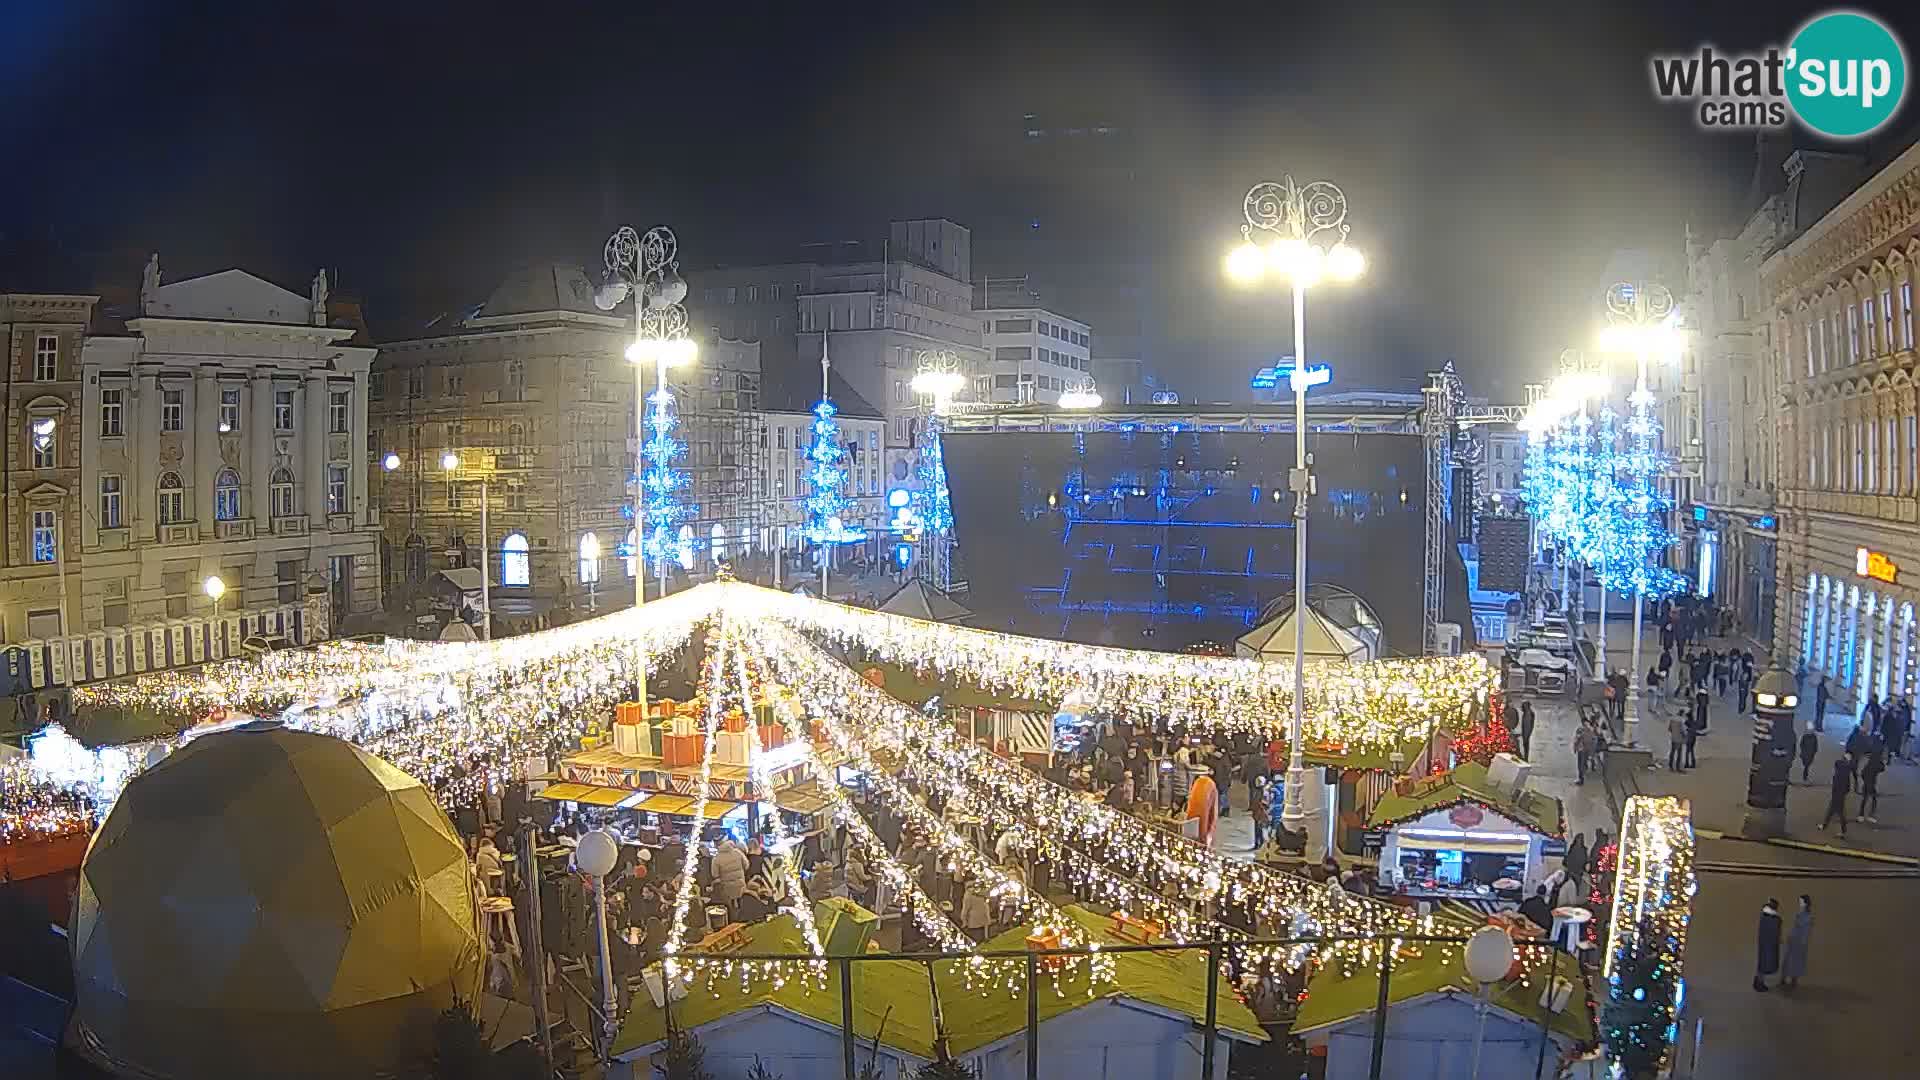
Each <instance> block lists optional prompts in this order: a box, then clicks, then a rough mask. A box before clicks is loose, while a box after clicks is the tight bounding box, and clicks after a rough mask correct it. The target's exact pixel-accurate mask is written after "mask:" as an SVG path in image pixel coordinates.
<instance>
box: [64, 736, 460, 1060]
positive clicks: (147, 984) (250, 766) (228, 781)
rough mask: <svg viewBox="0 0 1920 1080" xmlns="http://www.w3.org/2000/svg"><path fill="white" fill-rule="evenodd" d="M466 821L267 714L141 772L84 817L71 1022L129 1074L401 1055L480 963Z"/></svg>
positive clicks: (424, 1047) (384, 767)
mask: <svg viewBox="0 0 1920 1080" xmlns="http://www.w3.org/2000/svg"><path fill="white" fill-rule="evenodd" d="M475 896H476V894H475V890H474V886H473V881H472V873H471V870H470V869H469V867H468V863H467V860H466V853H465V851H464V849H463V847H462V845H461V842H460V838H459V836H458V834H457V833H455V832H454V830H453V827H452V825H451V824H450V823H449V822H448V820H447V816H446V814H445V813H443V812H442V811H441V810H440V808H439V807H438V806H437V805H435V803H434V801H433V798H432V796H431V795H430V794H429V793H428V791H427V789H426V788H425V787H423V786H422V785H421V784H420V782H419V781H418V780H415V779H414V778H413V777H411V776H408V775H407V774H406V773H404V772H401V771H400V770H399V769H396V768H394V767H393V766H392V765H390V764H388V763H387V762H385V761H383V760H381V759H380V758H377V757H375V756H373V755H372V754H369V753H367V752H365V751H363V750H361V749H359V748H358V747H355V746H353V745H352V744H350V743H346V742H342V741H341V740H339V739H335V738H331V737H328V736H324V735H315V734H312V733H309V732H302V731H294V730H290V729H287V728H284V727H282V726H280V725H279V724H277V723H273V722H270V721H261V722H255V723H250V724H246V725H244V726H242V727H240V728H237V729H235V730H232V731H227V732H222V733H218V734H213V735H207V736H203V737H201V738H198V739H195V740H193V741H192V742H190V743H188V744H187V745H186V746H184V747H182V748H181V749H180V750H178V751H177V752H175V753H173V754H172V755H170V756H169V757H167V758H166V759H165V760H163V761H161V762H160V763H159V764H158V765H156V766H155V767H153V768H152V769H149V770H147V771H146V772H145V773H142V774H141V775H139V776H137V777H135V778H134V779H133V780H132V781H131V782H130V783H129V784H128V785H127V787H126V790H125V791H124V792H122V794H121V796H120V799H119V801H118V802H117V803H116V804H115V805H114V807H113V810H112V812H111V813H110V814H109V815H108V816H107V820H106V822H105V823H104V824H103V825H102V826H101V827H100V831H99V832H98V833H97V834H96V835H95V836H94V838H93V843H92V845H91V846H90V847H89V848H88V851H87V857H86V861H85V863H84V864H83V865H82V868H81V875H80V888H79V895H78V898H77V901H76V905H77V910H76V913H75V916H76V917H75V920H74V928H73V952H74V991H75V997H76V1008H75V1012H74V1020H73V1026H72V1028H71V1030H70V1039H71V1041H73V1042H74V1044H75V1045H76V1047H77V1048H78V1049H79V1050H80V1051H81V1052H82V1053H83V1054H85V1055H87V1056H88V1057H90V1058H92V1059H94V1060H95V1061H96V1062H97V1063H99V1064H102V1065H104V1066H106V1067H108V1068H109V1069H111V1070H112V1071H114V1072H116V1073H119V1074H121V1075H130V1076H146V1077H179V1078H183V1080H184V1078H187V1077H206V1076H342V1077H346V1076H352V1077H368V1076H378V1075H386V1074H394V1073H397V1072H400V1071H402V1070H407V1069H411V1068H413V1067H415V1066H416V1065H417V1064H418V1062H419V1061H420V1060H422V1059H423V1058H424V1056H425V1054H426V1053H427V1051H428V1048H429V1044H430V1041H431V1027H432V1020H433V1017H434V1015H435V1014H436V1013H437V1012H438V1011H439V1010H441V1009H444V1008H446V1007H447V1006H448V1005H450V1004H451V1003H452V1002H453V1000H454V999H455V997H456V996H457V997H460V998H463V999H466V1000H469V1001H471V1000H474V999H475V997H476V995H477V994H478V992H479V990H480V984H481V974H482V964H481V952H480V942H479V937H478V931H477V925H478V915H477V907H476V900H475Z"/></svg>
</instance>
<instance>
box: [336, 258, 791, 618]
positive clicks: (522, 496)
mask: <svg viewBox="0 0 1920 1080" xmlns="http://www.w3.org/2000/svg"><path fill="white" fill-rule="evenodd" d="M593 289H594V282H593V281H592V280H591V279H590V278H589V277H588V275H587V273H586V271H585V270H584V269H583V268H582V267H580V266H577V265H569V264H564V263H543V264H539V265H535V266H529V267H525V268H523V269H521V270H518V271H516V272H515V273H513V274H512V275H510V276H509V277H508V278H507V279H506V280H505V281H503V282H502V283H501V284H500V286H499V287H498V288H496V289H495V290H494V291H493V293H492V294H491V295H490V296H488V298H487V299H486V301H485V302H484V303H482V304H480V305H478V306H477V307H475V308H472V309H470V310H468V311H465V312H462V313H457V314H455V315H451V316H443V317H442V318H441V319H439V320H436V321H435V322H434V323H432V324H431V325H429V326H428V327H427V328H426V330H425V332H424V333H422V334H420V335H419V336H416V337H411V338H409V339H407V340H402V341H393V342H388V343H386V344H385V345H383V346H382V349H381V357H380V362H379V364H378V365H377V370H376V371H375V372H374V379H373V397H374V441H373V453H374V456H375V458H376V460H381V459H385V456H386V455H387V454H392V455H393V458H394V460H393V464H395V465H396V467H395V468H394V469H392V470H391V471H385V470H383V475H382V477H381V483H380V493H379V501H380V505H381V508H382V512H383V521H384V523H385V536H384V540H385V545H384V549H385V552H386V561H385V577H386V580H387V581H388V583H389V586H390V588H392V589H393V590H394V592H395V595H396V596H397V597H400V598H403V599H404V598H409V597H412V596H414V595H417V594H419V593H420V592H421V591H422V590H424V589H425V587H426V585H427V581H428V578H429V576H430V575H431V574H432V573H433V572H434V571H437V570H440V569H445V568H448V567H453V566H479V565H482V563H483V561H484V565H485V567H486V572H487V574H488V579H489V582H490V584H491V587H492V596H491V603H492V606H493V614H494V620H495V624H496V626H495V629H496V632H498V631H500V630H502V629H510V628H511V623H512V622H513V621H515V620H529V619H532V618H534V617H537V616H541V615H544V614H546V613H547V612H548V611H549V610H551V609H552V608H554V607H555V606H562V607H571V608H576V609H581V610H586V609H603V608H606V607H608V606H622V605H625V604H629V603H631V602H632V598H633V560H632V559H631V557H630V556H629V553H630V552H631V551H632V544H633V542H634V528H633V520H632V503H633V488H632V477H633V473H634V450H635V417H634V400H635V392H636V379H635V369H634V367H633V365H631V364H629V363H628V362H627V361H626V359H625V350H626V347H627V345H628V344H629V343H630V342H631V341H632V339H633V322H632V317H631V315H627V314H625V313H623V312H621V311H619V310H616V311H614V312H603V311H601V310H599V309H598V308H597V307H595V306H594V303H593ZM696 326H697V324H696ZM696 338H697V339H698V340H699V343H700V352H699V357H698V360H697V361H696V362H695V364H694V365H693V366H692V367H691V368H686V369H681V370H676V371H672V372H669V377H668V387H669V389H670V390H671V391H672V393H673V395H674V402H675V408H676V411H677V413H678V416H679V428H678V435H679V437H680V438H681V439H683V440H684V441H685V442H686V446H687V454H686V457H685V458H684V459H683V460H681V461H680V462H679V463H678V467H679V468H681V469H683V470H685V471H686V473H687V474H688V479H689V480H690V482H691V487H690V492H689V494H688V496H687V498H688V500H689V502H690V503H692V504H694V505H696V506H697V507H698V509H697V511H696V512H695V513H694V514H693V515H692V516H691V517H690V518H689V519H688V520H687V521H686V523H685V524H684V525H683V527H682V529H681V534H682V536H683V537H684V538H685V540H686V543H685V544H684V545H682V548H683V550H684V551H685V552H686V555H685V558H684V559H683V560H679V561H683V562H684V563H685V564H686V565H684V566H683V567H682V568H681V571H680V572H683V573H686V572H700V571H703V570H704V568H705V566H706V565H707V564H708V563H710V562H711V560H712V557H713V555H714V554H715V553H716V552H718V553H728V552H734V553H737V552H741V551H746V550H752V549H755V548H756V547H759V546H761V545H764V544H765V543H766V542H767V541H766V536H767V528H768V527H767V524H766V522H765V520H764V518H765V514H764V513H763V512H762V510H761V509H760V507H759V505H758V503H757V501H756V500H755V498H754V497H753V495H754V493H755V491H756V489H757V488H758V486H759V484H758V477H759V473H760V472H761V470H762V464H761V462H762V446H763V444H764V441H765V440H764V437H763V422H762V420H761V416H760V410H761V387H760V346H759V343H757V342H740V341H732V340H726V339H721V338H716V337H715V336H713V335H711V334H702V333H696ZM644 379H645V382H646V384H647V385H646V387H645V391H646V392H647V393H648V394H651V393H652V392H653V391H654V388H655V387H654V379H655V373H654V372H653V371H652V370H648V371H646V372H645V373H644ZM448 454H453V455H454V456H455V457H456V458H457V459H458V461H459V465H458V467H457V468H456V469H454V470H451V471H450V470H448V469H446V468H445V467H444V466H443V459H444V458H445V457H446V455H448ZM483 497H484V498H485V500H486V506H487V514H486V532H487V535H486V536H484V537H483V536H482V535H481V513H480V508H481V500H482V498H483ZM482 552H484V553H485V554H484V558H483V555H482V554H481V553H482ZM650 587H651V586H650ZM502 620H507V621H508V623H509V625H508V626H507V627H502V626H501V625H500V623H501V621H502Z"/></svg>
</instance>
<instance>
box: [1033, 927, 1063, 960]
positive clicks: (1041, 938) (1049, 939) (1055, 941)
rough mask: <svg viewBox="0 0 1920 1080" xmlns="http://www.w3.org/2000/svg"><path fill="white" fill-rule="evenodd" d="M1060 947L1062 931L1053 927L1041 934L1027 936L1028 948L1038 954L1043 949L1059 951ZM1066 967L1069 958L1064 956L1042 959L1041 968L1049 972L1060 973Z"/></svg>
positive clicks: (1044, 957)
mask: <svg viewBox="0 0 1920 1080" xmlns="http://www.w3.org/2000/svg"><path fill="white" fill-rule="evenodd" d="M1059 947H1060V931H1058V930H1056V929H1054V928H1053V927H1051V926H1049V927H1047V928H1046V929H1044V930H1042V931H1041V932H1040V933H1037V934H1028V935H1027V948H1028V949H1029V950H1032V951H1036V952H1037V951H1039V950H1041V949H1057V948H1059ZM1066 965H1067V958H1066V957H1064V956H1043V957H1041V958H1040V966H1041V967H1042V968H1045V969H1046V970H1048V971H1059V970H1060V969H1061V968H1063V967H1065V966H1066Z"/></svg>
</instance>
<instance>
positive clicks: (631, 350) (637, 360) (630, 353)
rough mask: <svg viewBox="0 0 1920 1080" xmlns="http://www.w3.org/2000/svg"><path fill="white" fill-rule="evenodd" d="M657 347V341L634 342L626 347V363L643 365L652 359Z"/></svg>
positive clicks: (658, 344) (658, 345)
mask: <svg viewBox="0 0 1920 1080" xmlns="http://www.w3.org/2000/svg"><path fill="white" fill-rule="evenodd" d="M659 347H660V343H659V342H657V341H645V340H642V341H636V342H634V343H633V344H631V345H629V346H627V363H629V364H644V363H646V362H647V361H649V360H651V359H653V357H654V354H655V353H656V352H657V351H658V350H659Z"/></svg>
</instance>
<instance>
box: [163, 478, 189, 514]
mask: <svg viewBox="0 0 1920 1080" xmlns="http://www.w3.org/2000/svg"><path fill="white" fill-rule="evenodd" d="M185 520H187V492H186V489H185V488H183V487H181V486H180V474H179V473H177V472H164V473H161V474H160V524H162V525H174V524H177V523H179V522H182V521H185Z"/></svg>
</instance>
